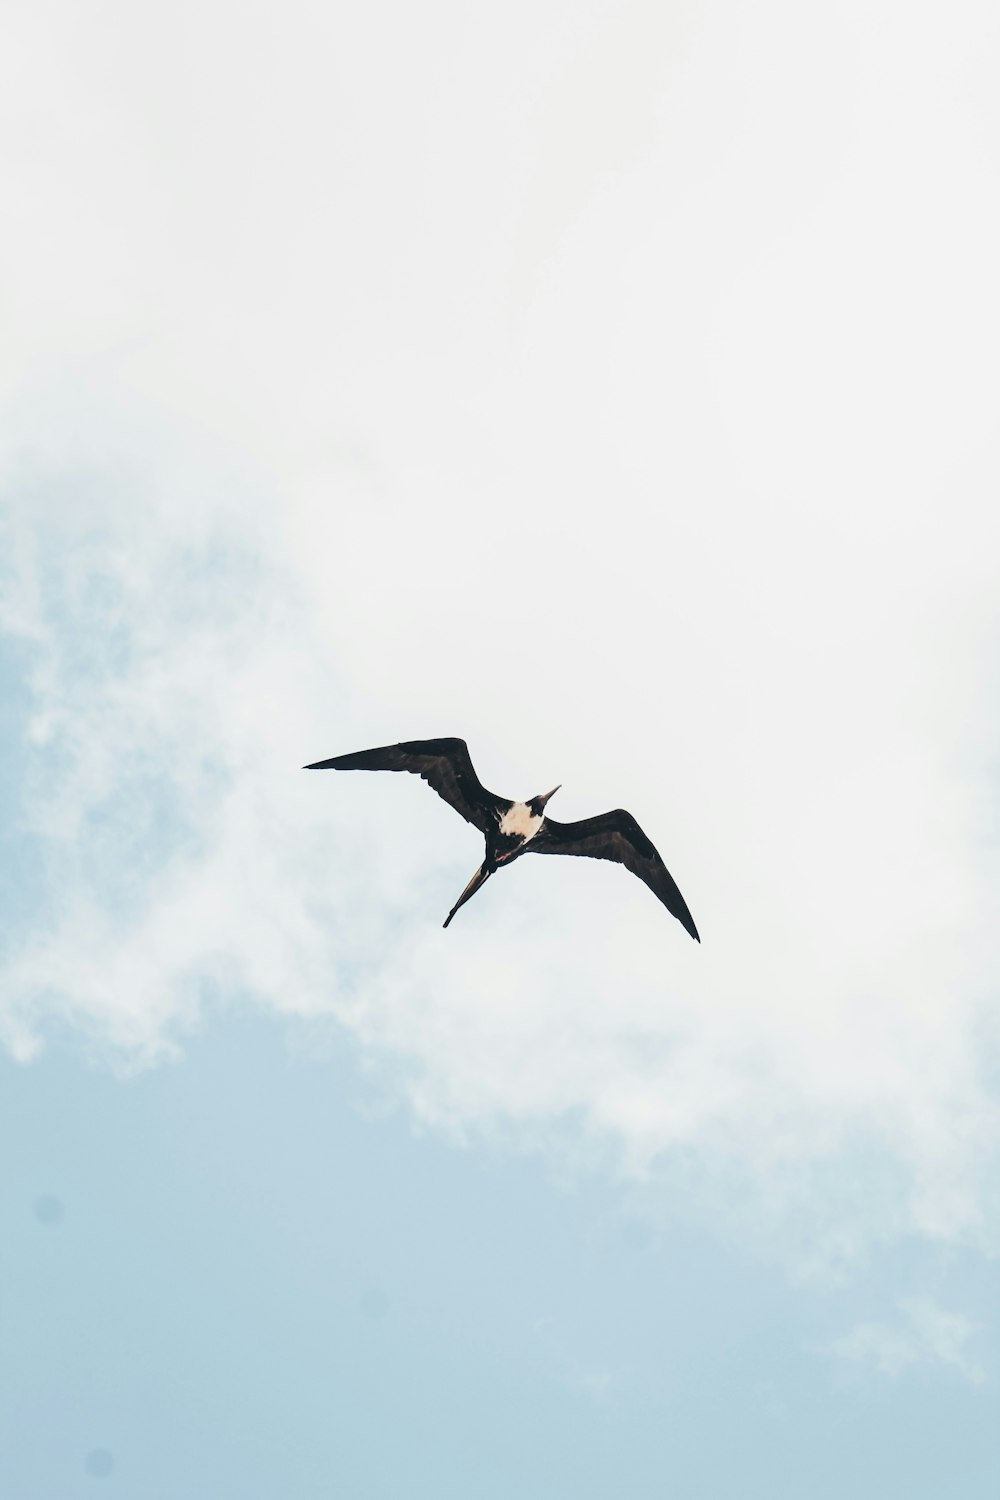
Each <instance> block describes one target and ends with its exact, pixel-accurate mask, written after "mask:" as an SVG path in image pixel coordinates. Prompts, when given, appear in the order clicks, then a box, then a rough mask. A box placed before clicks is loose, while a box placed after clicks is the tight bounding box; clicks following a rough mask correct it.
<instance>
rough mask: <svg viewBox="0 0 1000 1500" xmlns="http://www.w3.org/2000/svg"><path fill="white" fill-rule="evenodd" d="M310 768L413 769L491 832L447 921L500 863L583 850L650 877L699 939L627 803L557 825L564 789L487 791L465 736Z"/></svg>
mask: <svg viewBox="0 0 1000 1500" xmlns="http://www.w3.org/2000/svg"><path fill="white" fill-rule="evenodd" d="M303 770H306V771H412V772H413V774H414V775H415V776H421V777H423V779H424V781H426V782H428V783H429V785H430V786H432V787H433V788H434V790H435V791H436V792H437V793H438V795H439V796H441V797H443V798H444V800H445V801H446V802H448V803H450V804H451V806H452V807H453V808H454V809H455V811H456V812H459V813H461V815H462V817H463V818H464V819H465V821H466V822H467V823H472V824H473V825H474V826H475V827H476V828H478V829H479V831H480V833H483V834H485V835H486V858H485V859H484V860H483V862H482V864H481V865H480V867H479V869H478V870H477V871H476V873H475V875H473V877H472V879H471V880H470V881H469V883H468V885H467V886H466V887H465V890H464V891H463V892H462V894H461V895H460V896H459V898H458V900H457V901H456V902H455V905H454V906H453V907H452V909H451V911H450V912H449V913H448V916H447V918H446V920H445V923H444V925H445V927H447V926H448V923H449V922H450V921H451V919H452V917H453V916H454V915H455V913H456V912H457V911H458V909H459V907H460V906H464V905H465V903H466V901H468V900H469V898H470V897H471V896H474V895H475V894H476V892H477V891H478V890H479V888H480V886H483V885H485V884H486V882H487V880H489V878H490V876H491V875H493V874H494V873H495V872H496V871H497V870H499V869H500V868H501V866H502V865H509V864H511V863H512V862H513V861H514V860H515V859H518V858H519V857H520V855H522V854H582V855H587V856H589V857H590V858H591V859H613V860H617V861H618V863H619V864H623V865H624V866H625V868H626V869H627V870H631V871H632V873H633V875H638V877H639V879H640V880H644V881H645V882H646V884H647V885H648V886H649V888H650V890H651V891H652V892H653V894H654V895H655V896H658V897H659V899H660V900H661V901H662V902H663V904H664V906H665V907H666V908H667V911H669V912H671V913H672V914H673V915H674V916H675V917H676V918H677V920H678V922H680V923H681V925H682V926H683V927H685V928H686V929H687V931H688V932H689V933H690V934H691V936H692V937H693V938H694V940H695V942H696V943H700V942H701V938H700V937H699V936H698V929H697V927H696V926H695V925H694V919H693V918H692V916H691V913H690V912H689V911H688V909H687V903H686V902H685V900H684V897H683V896H682V895H681V893H680V891H679V890H678V889H677V885H676V883H675V882H674V879H673V877H672V875H671V874H670V871H669V870H668V869H667V867H666V865H665V864H664V863H663V860H662V859H661V858H660V856H659V855H658V854H657V852H656V850H655V849H654V848H653V845H652V844H651V843H650V841H649V839H648V838H647V837H646V835H645V834H644V833H643V831H642V829H641V828H640V827H639V825H638V823H637V822H636V821H635V819H634V818H633V816H632V814H631V813H627V812H626V811H625V810H624V808H621V807H619V808H616V809H615V811H614V812H606V813H599V814H598V816H597V817H596V818H581V819H580V821H579V822H578V823H557V822H556V821H555V819H554V818H547V817H546V816H545V805H546V803H547V802H548V800H549V798H550V797H552V796H554V795H555V793H556V792H558V790H559V788H558V787H557V786H555V787H553V788H552V791H551V792H545V793H544V795H542V796H540V797H531V798H529V799H528V801H527V802H511V801H509V800H508V799H507V798H506V797H498V796H497V794H496V793H495V792H488V791H487V790H486V788H485V787H484V786H483V784H482V782H481V781H480V780H479V777H478V776H477V775H476V773H475V770H474V769H473V766H472V758H471V756H470V755H469V747H468V745H467V744H466V743H465V741H464V740H458V739H442V740H404V741H403V742H402V743H401V744H399V745H383V746H381V747H380V748H379V749H377V750H358V751H356V752H355V753H354V754H353V755H334V756H331V758H330V759H329V760H317V761H314V762H313V763H312V765H310V766H304V767H303Z"/></svg>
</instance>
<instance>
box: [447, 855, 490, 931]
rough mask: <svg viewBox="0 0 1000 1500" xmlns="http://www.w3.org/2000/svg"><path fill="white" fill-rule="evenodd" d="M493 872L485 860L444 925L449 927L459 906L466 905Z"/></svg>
mask: <svg viewBox="0 0 1000 1500" xmlns="http://www.w3.org/2000/svg"><path fill="white" fill-rule="evenodd" d="M492 874H493V871H492V870H491V869H489V867H488V866H487V864H486V861H485V860H484V861H483V863H482V864H481V865H480V866H479V869H478V870H477V871H476V873H475V875H473V877H472V879H471V880H470V881H469V883H468V885H467V886H466V887H465V890H464V891H463V892H462V894H461V895H460V896H459V898H458V900H457V901H456V902H455V905H454V906H453V907H452V909H451V911H450V912H449V913H448V915H447V917H445V920H444V925H445V926H446V927H447V925H448V923H449V922H450V921H451V919H452V917H453V916H454V915H455V913H456V912H457V911H458V908H459V907H460V906H464V905H465V903H466V901H468V900H469V898H470V897H471V896H474V895H475V894H476V892H477V891H478V889H479V887H480V886H481V885H485V884H486V882H487V880H489V878H490V876H491V875H492Z"/></svg>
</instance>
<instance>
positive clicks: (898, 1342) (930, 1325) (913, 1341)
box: [827, 1297, 985, 1385]
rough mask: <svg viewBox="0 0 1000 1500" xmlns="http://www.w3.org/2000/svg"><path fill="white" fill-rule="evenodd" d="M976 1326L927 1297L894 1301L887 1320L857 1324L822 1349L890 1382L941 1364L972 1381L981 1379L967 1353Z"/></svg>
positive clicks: (975, 1362) (981, 1373)
mask: <svg viewBox="0 0 1000 1500" xmlns="http://www.w3.org/2000/svg"><path fill="white" fill-rule="evenodd" d="M976 1332H977V1329H976V1326H975V1324H973V1323H970V1322H969V1320H968V1319H967V1318H964V1317H962V1316H961V1314H959V1313H952V1312H947V1311H946V1310H945V1309H944V1308H943V1307H939V1306H938V1304H937V1303H936V1302H934V1301H932V1300H931V1299H930V1298H929V1297H922V1298H913V1299H911V1300H909V1301H904V1302H900V1304H899V1316H898V1317H897V1318H896V1320H895V1321H894V1322H892V1323H881V1322H872V1323H858V1324H857V1326H856V1327H854V1328H852V1329H851V1331H850V1333H848V1334H845V1335H844V1337H843V1338H840V1339H836V1340H835V1341H834V1342H833V1343H832V1344H830V1345H829V1346H828V1348H827V1353H829V1354H831V1355H833V1356H835V1357H836V1358H837V1359H840V1360H844V1361H847V1362H848V1363H850V1364H855V1365H861V1366H864V1367H865V1368H867V1369H869V1370H874V1371H875V1372H876V1373H877V1374H879V1375H884V1376H886V1377H887V1378H888V1379H891V1380H895V1379H897V1378H898V1377H899V1376H900V1375H902V1374H904V1372H906V1371H909V1370H912V1369H916V1368H923V1367H934V1366H940V1365H943V1366H945V1367H948V1368H951V1369H953V1370H955V1371H957V1373H958V1374H959V1375H961V1376H962V1377H963V1378H964V1379H965V1380H967V1381H969V1382H970V1384H972V1385H979V1384H981V1383H982V1381H983V1380H984V1379H985V1371H984V1369H983V1367H982V1365H981V1364H980V1363H979V1361H978V1360H976V1359H975V1358H974V1357H973V1355H972V1354H971V1353H970V1351H969V1344H970V1342H972V1341H973V1339H974V1338H975V1335H976Z"/></svg>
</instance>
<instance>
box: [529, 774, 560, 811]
mask: <svg viewBox="0 0 1000 1500" xmlns="http://www.w3.org/2000/svg"><path fill="white" fill-rule="evenodd" d="M561 785H562V782H560V783H559V786H561ZM558 790H559V787H558V786H554V787H553V788H552V790H551V792H546V793H545V794H544V795H543V796H539V797H532V799H531V801H530V802H529V803H528V806H529V807H530V808H531V811H532V812H533V813H534V815H535V817H536V818H540V817H541V816H542V814H543V813H544V811H545V804H546V802H548V800H549V798H550V797H554V796H555V794H556V792H558Z"/></svg>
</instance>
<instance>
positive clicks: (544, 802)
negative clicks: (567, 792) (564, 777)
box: [538, 781, 562, 807]
mask: <svg viewBox="0 0 1000 1500" xmlns="http://www.w3.org/2000/svg"><path fill="white" fill-rule="evenodd" d="M559 786H562V782H561V781H560V783H559ZM559 786H554V787H553V788H552V790H551V792H546V793H545V796H544V797H539V799H538V800H539V802H540V803H541V804H542V806H543V807H544V806H545V804H546V802H548V800H549V798H550V797H554V796H555V794H556V792H558V790H559Z"/></svg>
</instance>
